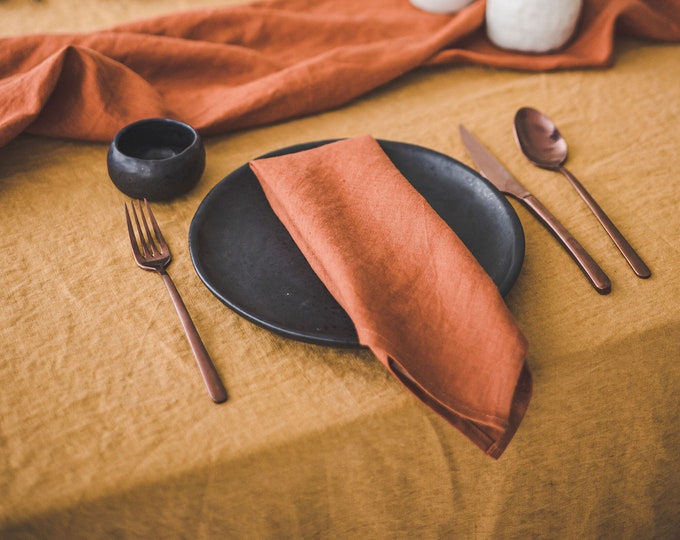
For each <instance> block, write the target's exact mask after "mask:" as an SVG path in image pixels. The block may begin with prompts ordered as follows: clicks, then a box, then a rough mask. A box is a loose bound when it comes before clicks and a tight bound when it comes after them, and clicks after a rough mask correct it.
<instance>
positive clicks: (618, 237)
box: [560, 167, 652, 278]
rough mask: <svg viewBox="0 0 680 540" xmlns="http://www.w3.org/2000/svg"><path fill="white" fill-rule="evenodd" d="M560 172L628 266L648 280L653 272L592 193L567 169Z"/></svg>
mask: <svg viewBox="0 0 680 540" xmlns="http://www.w3.org/2000/svg"><path fill="white" fill-rule="evenodd" d="M560 171H561V172H562V174H564V176H566V177H567V180H569V182H571V185H572V186H574V189H576V191H577V192H578V194H579V195H580V196H581V198H582V199H583V200H584V201H585V203H586V204H587V205H588V208H590V209H591V210H592V212H593V214H595V217H596V218H597V219H598V221H599V222H600V225H602V227H603V228H604V230H605V231H607V234H608V235H609V236H610V238H611V239H612V240H613V241H614V244H616V247H617V248H619V251H620V252H621V254H622V255H623V256H624V257H625V259H626V261H628V264H629V265H630V267H631V268H632V269H633V272H635V273H636V274H637V275H638V277H641V278H648V277H649V276H651V275H652V272H651V271H650V270H649V268H648V267H647V265H646V264H645V263H644V261H643V260H642V259H641V258H640V256H639V255H638V254H637V252H636V251H635V250H634V249H633V246H631V245H630V244H629V243H628V240H626V239H625V238H624V236H623V235H622V234H621V232H620V231H619V230H618V229H617V228H616V225H614V224H613V223H612V221H611V220H610V219H609V217H608V216H607V214H605V213H604V210H602V208H600V205H599V204H597V202H595V199H593V198H592V197H591V196H590V193H588V191H587V190H586V188H584V187H583V185H582V184H581V182H579V181H578V180H577V179H576V177H575V176H574V175H573V174H571V173H570V172H569V170H568V169H567V168H566V167H560Z"/></svg>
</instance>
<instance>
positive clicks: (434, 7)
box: [411, 0, 474, 13]
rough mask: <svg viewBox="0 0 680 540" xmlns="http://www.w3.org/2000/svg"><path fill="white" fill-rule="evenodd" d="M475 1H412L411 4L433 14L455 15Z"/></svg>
mask: <svg viewBox="0 0 680 540" xmlns="http://www.w3.org/2000/svg"><path fill="white" fill-rule="evenodd" d="M473 1H474V0H411V3H412V4H413V5H414V6H416V7H417V8H420V9H422V10H424V11H430V12H432V13H454V12H456V11H458V10H460V9H462V8H464V7H465V6H467V5H468V4H471V3H472V2H473Z"/></svg>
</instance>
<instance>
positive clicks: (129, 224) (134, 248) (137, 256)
mask: <svg viewBox="0 0 680 540" xmlns="http://www.w3.org/2000/svg"><path fill="white" fill-rule="evenodd" d="M134 210H135V208H134V206H133V207H132V211H133V212H134ZM136 218H137V216H136V215H135V220H136ZM125 221H126V222H127V228H128V234H129V235H130V245H131V246H132V254H133V255H134V256H135V260H136V261H137V262H139V261H141V259H142V253H141V252H140V251H139V244H138V243H137V238H136V237H135V231H134V229H133V227H132V221H131V220H130V212H129V211H128V206H127V203H125Z"/></svg>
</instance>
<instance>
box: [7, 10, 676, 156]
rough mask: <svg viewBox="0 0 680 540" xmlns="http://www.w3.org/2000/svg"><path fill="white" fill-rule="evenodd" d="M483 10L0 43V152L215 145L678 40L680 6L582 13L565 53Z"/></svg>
mask: <svg viewBox="0 0 680 540" xmlns="http://www.w3.org/2000/svg"><path fill="white" fill-rule="evenodd" d="M484 8H485V3H484V2H483V1H482V0H479V1H477V2H474V3H473V4H471V5H470V6H468V7H467V8H465V9H464V10H462V11H461V12H459V13H458V14H456V15H452V16H450V15H434V14H429V13H425V12H423V11H420V10H418V9H416V8H414V7H413V6H412V5H411V4H410V3H409V2H408V0H372V1H371V2H366V1H364V0H343V1H342V2H338V1H337V0H272V1H268V2H260V3H253V4H249V5H243V6H237V7H226V8H219V9H200V10H195V11H191V12H186V13H177V14H172V15H168V16H162V17H158V18H154V19H151V20H145V21H141V22H137V23H131V24H124V25H120V26H116V27H114V28H111V29H109V30H105V31H98V32H94V33H88V34H75V35H57V34H50V35H29V36H19V37H10V38H4V39H2V40H0V146H2V145H4V144H6V143H7V142H8V141H10V140H11V139H12V138H14V137H16V136H17V135H18V134H19V133H21V132H24V131H26V132H29V133H33V134H40V135H46V136H51V137H59V138H73V139H81V140H92V141H108V140H110V139H111V138H112V137H113V135H114V134H115V133H116V131H117V130H118V129H120V128H121V127H122V126H124V125H125V124H127V123H129V122H132V121H134V120H138V119H139V118H142V117H150V116H168V117H174V118H177V119H180V120H183V121H186V122H188V123H190V124H192V125H194V126H195V127H196V128H198V129H199V130H200V131H201V132H202V133H203V134H205V135H210V134H217V133H223V132H227V131H231V130H236V129H239V128H245V127H249V126H255V125H261V124H266V123H270V122H275V121H280V120H283V119H287V118H291V117H296V116H300V115H306V114H311V113H315V112H319V111H322V110H326V109H329V108H333V107H337V106H339V105H342V104H344V103H347V102H348V101H350V100H352V99H354V98H356V97H357V96H360V95H362V94H364V93H366V92H368V91H370V90H372V89H374V88H376V87H378V86H380V85H382V84H384V83H387V82H388V81H391V80H393V79H395V78H397V77H399V76H400V75H402V74H404V73H406V72H408V71H409V70H412V69H414V68H416V67H418V66H422V65H433V64H434V65H436V64H451V63H459V62H472V63H478V64H484V65H489V66H496V67H503V68H513V69H521V70H532V71H541V70H551V69H565V68H574V67H587V66H591V67H598V66H607V65H609V64H610V63H611V61H612V50H613V41H614V38H615V35H616V33H617V32H621V33H625V34H626V35H632V36H636V37H641V38H649V39H655V40H668V41H677V40H680V7H679V5H678V1H677V0H586V2H585V8H584V15H583V20H582V24H581V26H580V28H579V30H578V35H577V36H576V39H575V40H574V41H573V43H572V44H571V45H570V46H569V47H568V48H566V49H565V50H564V51H562V52H560V53H559V54H554V55H546V56H532V55H522V54H513V53H510V52H507V51H502V50H499V49H497V48H495V47H493V46H492V45H491V44H490V43H489V42H488V40H487V39H486V37H485V35H484V29H483V25H484Z"/></svg>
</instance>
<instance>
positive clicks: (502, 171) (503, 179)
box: [459, 126, 612, 294]
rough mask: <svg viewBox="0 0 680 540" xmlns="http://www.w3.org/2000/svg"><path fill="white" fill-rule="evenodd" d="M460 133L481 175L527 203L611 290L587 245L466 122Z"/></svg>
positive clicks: (602, 288) (598, 283) (601, 288)
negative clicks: (511, 172)
mask: <svg viewBox="0 0 680 540" xmlns="http://www.w3.org/2000/svg"><path fill="white" fill-rule="evenodd" d="M459 130H460V136H461V139H462V140H463V144H464V145H465V148H467V151H468V153H469V154H470V157H471V158H472V161H473V162H474V164H475V165H476V167H477V168H478V169H479V171H480V172H481V173H482V175H483V176H484V177H485V178H486V179H487V180H488V181H489V182H491V183H492V184H493V185H494V186H496V187H497V188H498V190H499V191H501V192H503V193H505V194H506V195H510V196H512V197H514V198H515V199H517V200H518V201H519V202H521V203H522V204H524V205H525V206H526V207H527V208H528V209H529V210H530V211H531V212H532V213H533V214H534V215H535V216H536V217H537V218H538V220H539V221H540V222H541V223H542V224H543V225H544V226H545V227H546V228H547V229H548V230H549V231H550V232H551V233H552V234H553V235H554V236H555V238H557V240H559V242H560V244H562V246H563V247H564V249H566V250H567V252H568V253H569V255H571V257H572V258H573V259H574V261H575V262H576V264H577V265H578V266H579V268H580V269H581V270H582V271H583V273H584V274H585V275H586V277H587V278H588V280H589V281H590V283H591V284H592V285H593V287H594V288H595V290H596V291H597V292H598V293H600V294H608V293H609V292H610V291H611V287H612V286H611V281H610V280H609V278H608V277H607V274H605V273H604V271H603V270H602V268H600V266H599V265H598V264H597V263H596V262H595V261H594V260H593V258H592V257H591V256H590V254H589V253H588V252H587V251H586V250H585V248H584V247H583V246H582V245H581V244H579V243H578V241H577V240H576V239H575V238H574V237H573V236H572V235H571V234H570V233H569V231H567V229H566V228H565V227H564V225H562V224H561V223H560V222H559V221H558V220H557V218H556V217H555V216H553V215H552V214H551V213H550V212H549V211H548V209H547V208H546V207H545V206H543V205H542V204H541V202H540V201H539V200H538V199H537V198H536V197H534V196H533V195H532V194H531V193H529V191H528V190H527V189H526V188H525V187H524V186H522V184H520V183H519V182H518V181H517V180H516V179H515V177H514V176H512V174H510V172H509V171H508V170H507V169H506V168H505V167H504V166H503V165H502V164H501V163H500V162H499V161H498V160H497V159H496V157H495V156H494V155H493V154H492V153H491V152H490V151H489V150H488V149H487V148H486V147H485V146H484V145H483V144H482V143H481V142H479V140H477V138H476V137H475V136H474V135H473V134H472V133H470V132H469V131H468V130H467V129H465V127H464V126H459Z"/></svg>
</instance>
